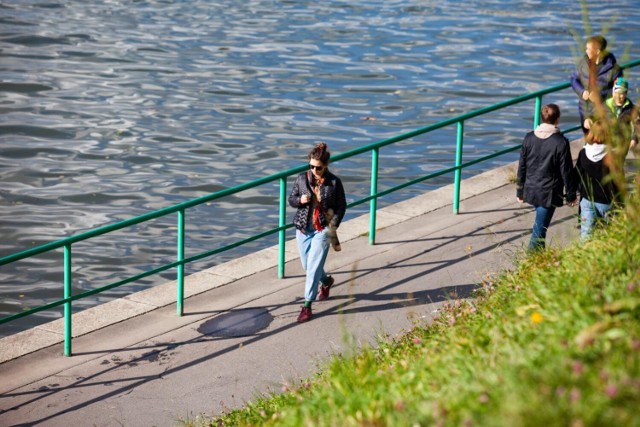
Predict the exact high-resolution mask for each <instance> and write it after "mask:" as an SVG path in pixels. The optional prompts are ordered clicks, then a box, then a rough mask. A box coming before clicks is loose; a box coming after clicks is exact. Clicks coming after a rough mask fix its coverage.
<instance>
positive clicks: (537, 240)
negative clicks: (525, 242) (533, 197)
mask: <svg viewBox="0 0 640 427" xmlns="http://www.w3.org/2000/svg"><path fill="white" fill-rule="evenodd" d="M535 208H536V219H535V221H534V223H533V232H532V233H531V240H530V241H529V250H536V249H544V247H545V243H544V242H545V239H546V237H547V229H548V228H549V225H550V224H551V218H553V213H554V212H555V211H556V208H555V207H553V206H551V207H550V208H545V207H544V206H536V207H535Z"/></svg>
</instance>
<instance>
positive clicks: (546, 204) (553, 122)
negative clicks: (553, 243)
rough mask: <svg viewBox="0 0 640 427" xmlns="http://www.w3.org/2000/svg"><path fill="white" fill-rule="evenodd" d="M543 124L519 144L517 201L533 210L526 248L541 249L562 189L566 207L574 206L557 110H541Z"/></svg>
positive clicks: (567, 153)
mask: <svg viewBox="0 0 640 427" xmlns="http://www.w3.org/2000/svg"><path fill="white" fill-rule="evenodd" d="M540 116H541V119H542V124H540V125H539V126H538V127H537V128H536V129H535V130H534V131H533V132H529V133H528V134H527V135H526V136H525V138H524V141H523V142H522V149H521V150H520V161H519V164H518V178H517V190H516V198H517V200H518V202H520V203H523V202H527V203H529V204H531V205H533V207H534V208H535V209H536V219H535V222H534V224H533V231H532V233H531V240H530V241H529V249H530V250H533V249H544V247H545V238H546V236H547V229H548V228H549V225H550V224H551V218H552V217H553V214H554V212H555V209H556V208H557V207H560V206H562V202H563V200H562V199H563V197H562V195H563V189H566V190H567V195H566V199H567V204H568V205H569V206H571V207H573V206H575V205H576V204H577V201H576V187H577V183H576V180H575V179H574V176H573V161H572V159H571V149H570V147H569V141H568V140H567V139H566V138H565V137H564V136H563V135H562V133H561V132H560V129H558V122H559V121H560V108H558V106H557V105H556V104H547V105H545V106H544V107H542V110H541V115H540Z"/></svg>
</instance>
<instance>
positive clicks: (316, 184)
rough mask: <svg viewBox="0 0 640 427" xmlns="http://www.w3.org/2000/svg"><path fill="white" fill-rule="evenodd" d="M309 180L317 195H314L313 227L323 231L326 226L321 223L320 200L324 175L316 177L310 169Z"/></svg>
mask: <svg viewBox="0 0 640 427" xmlns="http://www.w3.org/2000/svg"><path fill="white" fill-rule="evenodd" d="M307 178H308V180H309V185H310V186H311V190H312V191H313V194H314V196H315V197H313V199H312V200H313V203H312V206H313V216H312V218H313V228H314V230H316V231H322V230H323V228H324V227H322V224H321V223H320V200H321V193H320V186H321V185H322V184H324V175H323V176H322V177H321V178H319V179H316V177H315V176H314V175H313V174H312V173H311V171H309V175H308V177H307Z"/></svg>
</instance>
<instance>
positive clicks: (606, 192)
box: [576, 121, 618, 240]
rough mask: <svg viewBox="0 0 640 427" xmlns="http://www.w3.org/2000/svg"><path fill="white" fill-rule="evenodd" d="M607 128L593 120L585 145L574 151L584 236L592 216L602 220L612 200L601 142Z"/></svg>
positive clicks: (607, 159) (612, 188)
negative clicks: (578, 178)
mask: <svg viewBox="0 0 640 427" xmlns="http://www.w3.org/2000/svg"><path fill="white" fill-rule="evenodd" d="M608 139H609V134H608V129H607V127H606V126H605V125H604V124H603V123H602V122H601V121H596V122H593V124H592V125H591V129H590V130H589V133H588V134H587V137H586V138H585V141H586V143H587V144H586V145H585V146H584V148H583V149H582V150H580V153H579V154H578V161H577V162H576V171H577V172H578V176H579V177H580V195H581V197H582V200H580V237H581V238H582V240H585V239H587V238H588V237H589V236H590V235H591V232H592V229H593V225H594V223H595V221H596V220H598V219H602V220H604V222H605V223H606V222H607V220H608V213H609V210H610V209H611V206H612V204H613V203H614V202H615V201H616V198H617V197H616V196H617V194H618V188H617V186H616V183H615V181H614V180H612V179H608V178H607V177H608V176H609V174H610V170H609V166H608V164H609V163H610V162H611V161H612V160H611V154H610V153H608V152H607V146H606V144H605V142H606V141H607V140H608Z"/></svg>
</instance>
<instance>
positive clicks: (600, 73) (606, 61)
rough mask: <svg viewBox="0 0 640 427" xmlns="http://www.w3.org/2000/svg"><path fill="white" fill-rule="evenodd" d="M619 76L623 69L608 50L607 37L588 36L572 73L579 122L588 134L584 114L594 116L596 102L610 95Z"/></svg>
mask: <svg viewBox="0 0 640 427" xmlns="http://www.w3.org/2000/svg"><path fill="white" fill-rule="evenodd" d="M618 77H622V69H621V68H620V66H619V65H618V63H617V61H616V57H615V55H614V54H613V53H611V52H609V51H607V40H606V39H605V38H604V37H602V36H591V37H589V38H588V39H587V41H586V43H585V55H584V56H583V57H582V58H581V59H580V61H579V62H578V65H577V66H576V69H575V71H574V72H573V74H572V75H571V88H572V89H573V91H574V92H575V93H576V95H578V113H579V115H580V126H582V131H583V132H584V134H585V135H586V134H587V132H588V129H587V128H586V127H585V118H587V117H590V116H593V114H594V109H595V107H594V105H597V104H602V103H604V102H605V100H606V99H607V98H608V97H609V96H610V95H611V89H612V88H613V83H614V82H615V81H616V79H617V78H618ZM594 103H595V104H594Z"/></svg>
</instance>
